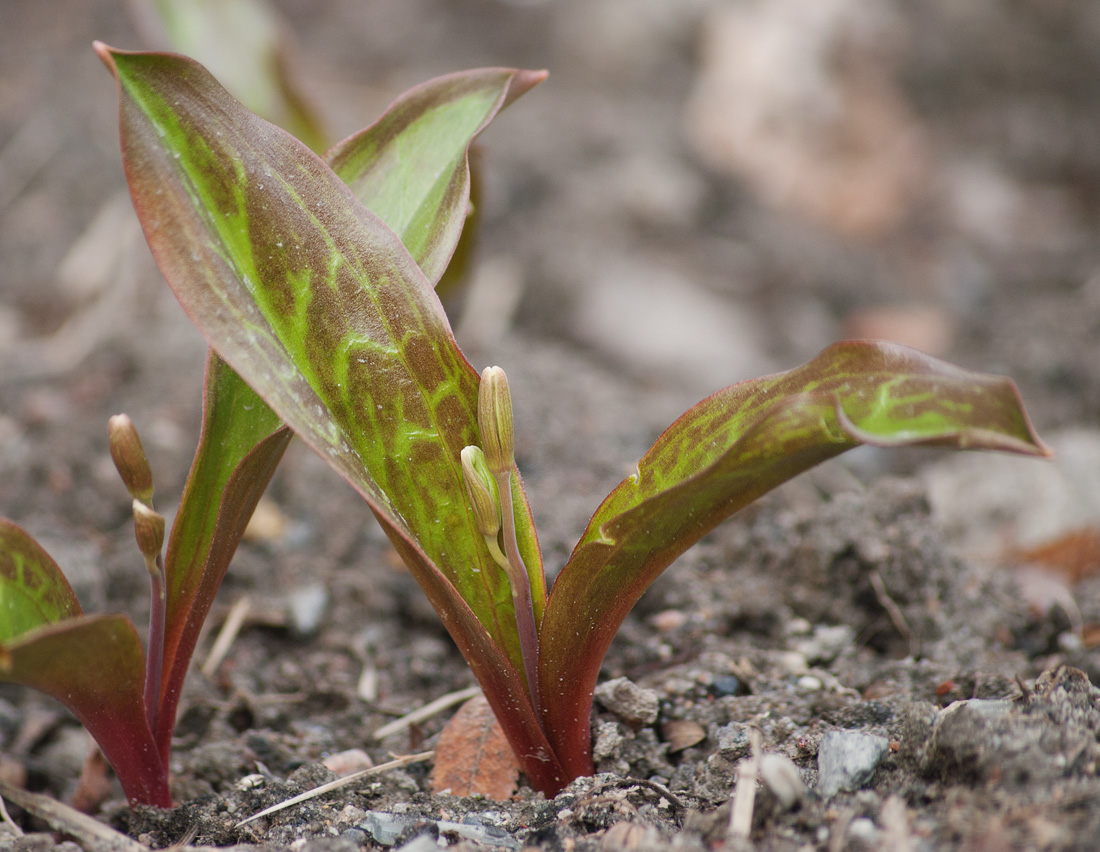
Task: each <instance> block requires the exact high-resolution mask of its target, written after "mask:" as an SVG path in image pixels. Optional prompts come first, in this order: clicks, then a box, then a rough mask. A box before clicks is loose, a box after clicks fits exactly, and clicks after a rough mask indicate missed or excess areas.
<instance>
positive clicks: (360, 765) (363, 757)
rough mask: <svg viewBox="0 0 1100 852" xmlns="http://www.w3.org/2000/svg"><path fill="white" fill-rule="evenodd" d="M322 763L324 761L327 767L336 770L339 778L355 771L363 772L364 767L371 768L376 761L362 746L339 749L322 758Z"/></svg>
mask: <svg viewBox="0 0 1100 852" xmlns="http://www.w3.org/2000/svg"><path fill="white" fill-rule="evenodd" d="M321 763H323V764H324V765H325V767H326V768H328V769H331V770H332V771H333V772H335V773H336V775H337V777H339V778H343V777H345V776H347V775H351V774H352V773H354V772H361V771H363V770H364V769H370V768H371V767H372V766H374V761H373V760H371V759H370V755H369V754H367V753H366V752H365V751H363V749H361V748H349V749H347V750H346V751H338V752H336V754H330V755H329V756H328V757H326V758H325V759H324V760H322V761H321Z"/></svg>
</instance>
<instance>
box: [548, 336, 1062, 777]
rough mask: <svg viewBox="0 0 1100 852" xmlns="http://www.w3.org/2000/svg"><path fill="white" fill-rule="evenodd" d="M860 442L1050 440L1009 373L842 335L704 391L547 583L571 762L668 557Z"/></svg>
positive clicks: (1033, 447) (1026, 447)
mask: <svg viewBox="0 0 1100 852" xmlns="http://www.w3.org/2000/svg"><path fill="white" fill-rule="evenodd" d="M861 443H866V444H875V445H879V446H904V445H923V446H932V445H938V446H953V447H959V448H963V449H967V448H969V449H995V450H1007V451H1010V452H1017V453H1025V454H1030V455H1045V454H1047V453H1048V451H1047V450H1046V448H1045V447H1044V446H1043V445H1042V443H1041V442H1040V441H1039V439H1038V438H1037V437H1036V436H1035V434H1034V432H1033V431H1032V430H1031V427H1030V425H1029V423H1028V421H1027V417H1026V415H1025V414H1024V411H1023V408H1022V407H1021V404H1020V399H1019V395H1018V394H1017V391H1016V388H1015V386H1014V385H1013V384H1012V382H1011V381H1009V380H1008V379H1004V378H999V377H995V376H985V375H980V374H976V373H969V372H966V371H964V370H960V369H959V368H957V367H953V366H951V365H950V364H946V363H944V362H942V361H937V360H935V359H932V358H929V357H927V356H925V355H922V354H920V353H919V352H916V351H915V350H911V349H907V348H905V347H901V346H897V345H893V344H887V343H874V342H849V343H841V344H837V345H835V346H832V347H830V348H828V349H826V350H825V351H824V352H822V353H821V354H820V355H819V356H818V357H817V358H815V359H814V360H813V361H810V362H809V363H807V364H805V365H803V366H802V367H798V368H797V369H794V370H791V371H790V372H787V373H781V374H778V375H775V376H768V377H765V378H762V379H756V380H754V381H749V382H742V383H740V384H736V385H732V386H731V387H728V388H726V389H725V390H722V391H719V392H718V393H717V394H715V395H714V396H711V397H709V398H708V399H705V400H703V402H701V403H699V404H698V405H697V406H695V407H694V408H692V409H691V410H690V411H688V412H687V413H686V414H684V415H683V416H682V417H681V418H680V419H679V420H677V421H676V422H675V423H674V424H673V425H672V426H671V427H669V429H668V430H667V431H666V432H665V433H664V434H663V435H661V437H660V438H658V439H657V442H656V443H655V444H654V445H653V447H652V448H651V449H650V450H649V451H648V452H647V453H646V455H645V456H644V457H643V458H642V459H641V461H640V462H639V463H638V471H637V473H636V474H635V475H633V476H631V477H629V478H627V479H626V480H624V481H623V482H622V483H621V484H620V485H619V486H618V487H617V488H616V489H615V490H614V491H612V492H611V494H610V495H609V496H608V497H607V499H606V500H605V501H604V502H603V504H602V505H601V506H600V507H599V509H597V511H596V513H595V515H594V516H593V517H592V519H591V521H590V522H589V524H588V527H587V528H586V530H585V533H584V535H583V536H582V538H581V540H580V543H579V544H578V545H577V547H576V549H575V550H574V551H573V554H572V556H571V557H570V559H569V562H568V563H567V564H566V566H565V567H564V568H563V569H562V571H561V573H560V575H559V576H558V579H557V581H556V582H555V584H554V587H553V589H552V591H551V594H550V599H549V601H548V603H547V608H546V614H545V617H544V619H543V625H542V635H541V640H542V658H541V679H540V683H541V688H542V697H543V707H544V726H545V728H546V730H547V735H548V737H549V739H550V742H551V743H552V744H553V746H554V747H555V750H556V751H557V753H558V754H559V755H560V756H561V758H562V760H563V763H564V765H565V768H566V770H567V772H569V773H570V774H573V775H580V774H585V773H587V772H591V758H590V757H589V746H588V741H589V739H588V738H589V730H588V724H589V713H588V708H589V707H590V705H591V697H592V690H593V688H594V686H595V682H596V677H597V675H598V673H599V668H600V663H601V661H602V660H603V656H604V654H605V653H606V651H607V648H608V646H609V645H610V643H611V639H612V637H613V636H614V635H615V633H616V631H617V630H618V629H619V625H620V624H621V623H622V620H623V618H624V617H625V616H626V614H627V612H629V611H630V609H631V608H632V607H633V606H634V604H635V603H636V602H637V600H638V598H639V597H640V596H641V594H642V593H643V592H644V591H645V589H646V588H647V587H648V586H649V585H650V584H651V583H652V582H653V580H654V579H655V578H656V577H657V576H658V575H659V574H660V573H661V571H663V570H664V569H665V568H666V567H667V566H668V565H669V564H670V563H671V562H672V561H673V560H674V559H675V558H676V557H677V556H679V555H680V554H681V553H683V552H684V550H686V549H687V548H688V547H690V546H691V545H692V544H693V543H695V542H696V541H698V539H699V538H700V537H701V536H702V535H703V534H704V533H706V532H707V531H709V530H711V529H713V528H714V527H715V526H716V525H717V524H719V523H720V522H721V521H723V520H724V519H726V518H728V517H729V516H730V515H731V514H733V513H734V512H736V511H737V510H738V509H740V508H742V507H743V506H745V505H747V504H749V503H751V502H752V501H753V500H755V499H756V498H758V497H759V496H761V495H762V494H764V493H765V492H767V491H769V490H771V489H772V488H774V487H776V486H777V485H780V484H781V483H783V482H785V481H786V480H787V479H790V478H791V477H792V476H794V475H796V474H798V473H800V472H802V471H804V470H807V469H808V468H810V467H812V466H814V465H816V464H818V463H820V462H822V461H825V460H826V459H829V458H831V457H833V456H836V455H838V454H839V453H842V452H844V451H845V450H847V449H850V448H852V447H854V446H857V445H858V444H861Z"/></svg>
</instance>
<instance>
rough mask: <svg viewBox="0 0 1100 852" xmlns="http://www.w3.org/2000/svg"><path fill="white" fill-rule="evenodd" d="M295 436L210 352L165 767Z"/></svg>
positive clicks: (183, 511) (177, 531) (180, 538)
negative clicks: (244, 544)
mask: <svg viewBox="0 0 1100 852" xmlns="http://www.w3.org/2000/svg"><path fill="white" fill-rule="evenodd" d="M245 415H247V416H245ZM290 437H291V433H290V430H289V429H286V428H285V427H281V426H280V421H279V418H278V416H277V415H276V414H275V413H274V412H273V411H272V410H271V409H270V408H268V407H267V406H266V405H264V403H263V401H262V400H261V399H260V398H259V397H258V396H257V395H256V394H255V392H253V390H252V389H251V388H249V387H248V385H246V384H245V383H244V381H243V380H242V379H241V378H240V377H239V376H238V375H237V374H236V373H234V372H233V370H231V369H230V367H229V365H228V364H226V363H225V362H224V361H222V359H221V358H219V357H218V356H217V355H216V354H215V353H214V352H210V354H209V355H208V357H207V363H206V381H205V383H204V386H203V423H202V434H201V436H200V438H199V447H198V450H197V451H196V453H195V460H194V462H193V463H192V465H191V472H190V474H189V476H188V478H187V484H186V486H185V487H184V491H183V498H182V500H181V501H180V510H179V512H178V513H177V514H176V519H175V522H174V523H173V525H172V535H171V536H170V538H169V543H168V553H167V556H166V559H165V573H166V575H167V579H168V595H167V613H166V618H165V635H164V664H165V672H164V679H163V681H162V685H161V694H160V708H159V712H158V714H157V730H156V736H157V743H158V745H159V747H160V752H161V759H162V760H164V761H165V762H167V760H168V753H169V749H170V748H171V744H172V731H173V729H174V727H175V718H176V706H177V703H178V702H179V696H180V691H181V689H182V688H183V680H184V677H185V676H186V674H187V668H188V665H189V664H190V662H191V655H192V654H193V653H194V650H195V644H196V642H197V641H198V638H199V631H200V630H201V629H202V625H203V622H204V621H205V620H206V616H207V614H208V613H209V612H210V607H211V605H212V604H213V603H214V597H215V595H216V594H217V592H218V589H219V588H220V587H221V584H222V580H223V579H224V578H225V572H226V571H227V570H228V568H229V563H230V561H231V560H232V558H233V554H234V553H235V552H236V550H237V545H238V544H240V541H241V536H242V535H244V530H245V527H246V526H247V525H248V520H249V518H251V517H252V513H253V511H254V510H255V508H256V504H257V502H259V499H260V497H261V496H262V495H263V492H264V489H265V488H267V484H268V482H270V480H271V477H272V475H274V473H275V468H276V467H277V466H278V464H279V461H280V459H282V457H283V452H284V451H285V450H286V447H287V445H288V443H289V442H290Z"/></svg>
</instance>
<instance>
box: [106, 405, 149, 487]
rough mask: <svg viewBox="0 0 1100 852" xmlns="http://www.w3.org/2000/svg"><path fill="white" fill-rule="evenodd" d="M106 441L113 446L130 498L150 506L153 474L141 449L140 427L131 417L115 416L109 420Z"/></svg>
mask: <svg viewBox="0 0 1100 852" xmlns="http://www.w3.org/2000/svg"><path fill="white" fill-rule="evenodd" d="M107 440H108V442H109V443H110V446H111V459H112V460H113V461H114V463H115V468H116V469H117V470H118V475H119V476H120V477H122V484H123V485H125V486H126V490H127V491H129V492H130V496H131V497H133V498H134V499H135V500H140V501H141V502H143V503H151V502H152V500H153V471H152V470H151V469H150V468H149V459H148V458H146V456H145V450H144V449H143V448H142V446H141V439H140V438H139V437H138V433H137V428H136V427H135V426H134V422H133V421H132V420H131V419H130V418H129V416H128V415H126V414H116V415H115V416H114V417H112V418H111V419H110V420H109V421H107Z"/></svg>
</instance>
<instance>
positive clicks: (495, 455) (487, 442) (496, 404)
mask: <svg viewBox="0 0 1100 852" xmlns="http://www.w3.org/2000/svg"><path fill="white" fill-rule="evenodd" d="M477 425H478V427H479V428H480V430H481V446H482V449H483V450H484V451H485V459H486V461H487V462H488V465H489V469H490V470H491V471H492V472H493V473H496V474H500V473H507V472H510V471H511V470H512V465H513V464H514V463H515V432H514V429H513V426H512V395H511V392H510V391H509V390H508V377H507V376H506V375H504V370H502V369H501V368H500V367H486V368H485V370H484V372H482V374H481V385H480V387H479V388H478V395H477Z"/></svg>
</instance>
